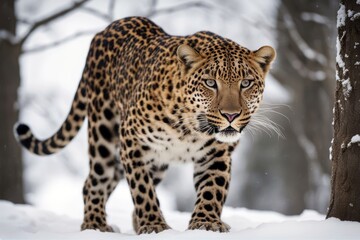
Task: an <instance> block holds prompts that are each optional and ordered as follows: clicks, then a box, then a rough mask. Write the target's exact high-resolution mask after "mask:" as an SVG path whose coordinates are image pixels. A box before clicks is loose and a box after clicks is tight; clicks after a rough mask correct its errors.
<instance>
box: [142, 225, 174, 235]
mask: <svg viewBox="0 0 360 240" xmlns="http://www.w3.org/2000/svg"><path fill="white" fill-rule="evenodd" d="M167 229H170V227H169V225H167V224H166V223H158V224H149V225H143V226H140V227H139V228H138V229H137V234H144V233H153V232H155V233H159V232H162V231H164V230H167Z"/></svg>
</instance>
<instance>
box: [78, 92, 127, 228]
mask: <svg viewBox="0 0 360 240" xmlns="http://www.w3.org/2000/svg"><path fill="white" fill-rule="evenodd" d="M104 91H106V90H104ZM95 98H98V96H95ZM97 100H100V97H99V99H95V101H94V100H93V101H91V103H90V104H89V107H88V117H89V124H88V135H89V157H90V173H89V175H88V177H87V179H86V181H85V185H84V188H83V197H84V220H83V224H82V225H81V229H82V230H85V229H98V230H100V231H103V232H105V231H107V232H108V231H110V232H111V231H113V229H112V227H110V226H109V225H107V222H106V213H105V205H106V202H107V200H108V199H109V197H110V194H111V193H112V191H113V190H114V189H115V187H116V185H117V184H118V182H119V180H120V179H121V178H123V176H124V170H123V167H122V165H121V163H120V159H119V157H118V153H119V149H118V148H119V137H118V128H119V117H118V114H117V110H116V109H115V107H114V104H113V102H111V101H109V102H104V103H103V104H99V101H97ZM101 101H104V100H103V97H102V98H101Z"/></svg>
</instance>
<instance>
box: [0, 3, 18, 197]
mask: <svg viewBox="0 0 360 240" xmlns="http://www.w3.org/2000/svg"><path fill="white" fill-rule="evenodd" d="M0 30H2V31H3V32H4V31H6V32H8V33H9V34H12V35H13V36H15V33H16V16H15V1H14V0H2V1H1V3H0ZM0 56H1V58H0V129H1V135H0V199H6V200H9V201H12V202H15V203H23V202H24V196H23V178H22V173H23V172H22V171H23V167H22V165H23V164H22V158H21V149H20V146H19V144H17V142H16V140H15V138H14V134H13V126H14V123H15V122H16V121H17V120H18V110H17V108H16V99H17V89H18V86H19V85H20V70H19V57H20V49H19V45H18V44H12V43H11V42H10V41H7V40H5V39H0Z"/></svg>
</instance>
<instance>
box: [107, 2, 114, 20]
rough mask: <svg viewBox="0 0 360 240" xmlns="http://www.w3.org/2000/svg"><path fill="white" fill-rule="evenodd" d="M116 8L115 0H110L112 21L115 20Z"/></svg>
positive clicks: (109, 13) (109, 9) (109, 12)
mask: <svg viewBox="0 0 360 240" xmlns="http://www.w3.org/2000/svg"><path fill="white" fill-rule="evenodd" d="M114 10H115V0H110V2H109V8H108V15H109V18H110V21H114Z"/></svg>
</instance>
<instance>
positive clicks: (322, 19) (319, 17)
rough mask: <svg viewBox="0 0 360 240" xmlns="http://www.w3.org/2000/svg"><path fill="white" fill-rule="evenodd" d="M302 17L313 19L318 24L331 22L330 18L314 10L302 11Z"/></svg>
mask: <svg viewBox="0 0 360 240" xmlns="http://www.w3.org/2000/svg"><path fill="white" fill-rule="evenodd" d="M301 19H302V20H304V21H312V22H315V23H318V24H329V23H330V20H329V19H328V18H327V17H325V16H323V15H321V14H318V13H313V12H302V13H301Z"/></svg>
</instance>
